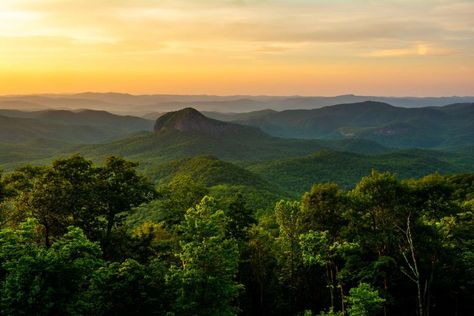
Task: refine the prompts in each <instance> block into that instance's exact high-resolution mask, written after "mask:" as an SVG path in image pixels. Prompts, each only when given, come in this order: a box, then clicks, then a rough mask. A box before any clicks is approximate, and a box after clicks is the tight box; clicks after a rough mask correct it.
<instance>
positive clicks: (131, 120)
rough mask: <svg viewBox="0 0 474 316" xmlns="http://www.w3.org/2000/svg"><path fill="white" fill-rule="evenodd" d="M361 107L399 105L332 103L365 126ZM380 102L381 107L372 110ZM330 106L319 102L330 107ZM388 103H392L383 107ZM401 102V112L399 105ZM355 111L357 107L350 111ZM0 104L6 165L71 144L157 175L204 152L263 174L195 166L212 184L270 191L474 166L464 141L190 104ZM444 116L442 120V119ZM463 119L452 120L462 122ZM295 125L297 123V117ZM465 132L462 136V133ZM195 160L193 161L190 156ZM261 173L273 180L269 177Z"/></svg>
mask: <svg viewBox="0 0 474 316" xmlns="http://www.w3.org/2000/svg"><path fill="white" fill-rule="evenodd" d="M379 106H380V107H379ZM361 107H362V108H364V109H366V110H367V109H370V107H373V108H374V111H373V112H374V115H375V116H378V117H379V122H383V121H384V120H389V119H393V118H394V117H395V114H394V113H395V112H396V111H399V110H400V109H398V108H394V107H391V106H388V105H375V104H374V103H369V104H365V105H364V106H362V105H361V104H355V105H350V106H349V105H347V106H346V105H344V106H335V107H333V109H332V110H331V111H332V112H344V111H343V109H344V108H348V111H349V112H350V113H351V115H352V116H350V115H345V114H344V113H339V114H338V116H340V117H344V118H345V122H346V123H347V122H349V123H350V122H358V123H357V124H359V125H360V126H366V129H367V126H369V125H370V124H372V123H371V122H372V119H371V118H370V113H369V112H370V111H368V110H367V111H362V110H361ZM378 107H379V110H375V108H378ZM328 109H331V108H328ZM328 109H322V110H324V111H329V110H328ZM387 110H389V112H390V111H395V112H393V113H391V114H390V113H389V112H387V113H385V112H386V111H387ZM401 110H402V111H404V113H408V112H406V111H408V110H407V109H401ZM413 110H414V111H418V112H425V111H428V112H430V113H431V111H434V113H435V114H432V116H433V117H437V116H438V115H441V114H439V112H440V111H444V112H449V113H451V114H450V115H452V116H457V117H464V120H465V121H466V122H467V121H469V114H468V112H469V111H471V110H472V107H471V106H470V105H453V106H449V107H444V108H439V109H437V110H434V109H413ZM409 111H411V110H409ZM309 112H311V113H312V111H309ZM309 112H308V111H287V112H275V111H261V112H255V113H243V114H239V118H240V119H242V118H245V119H246V120H247V122H248V121H249V120H252V119H257V118H258V119H259V120H263V121H265V118H267V117H269V116H270V117H273V116H275V115H277V116H280V115H283V114H285V113H286V114H291V115H294V116H295V118H296V117H301V116H302V114H301V113H306V116H308V118H311V117H310V115H309V114H308V113H309ZM379 112H382V113H385V114H383V115H382V114H380V113H379ZM355 113H359V117H358V118H356V116H357V115H356V114H355ZM377 113H379V114H377ZM410 113H411V112H410ZM1 114H2V115H3V117H2V118H3V120H4V121H5V122H4V124H2V125H0V135H1V139H2V142H0V149H1V150H0V165H1V166H2V168H3V169H7V170H8V169H12V168H13V167H15V166H19V165H23V164H25V163H28V162H32V163H34V164H43V163H46V162H47V161H49V160H51V159H53V158H55V157H58V156H63V157H64V156H68V155H70V154H73V153H80V154H83V155H85V156H86V157H88V158H91V159H94V160H95V161H101V160H103V159H104V158H105V157H107V156H110V155H119V156H123V157H126V158H127V159H132V160H135V161H137V162H139V163H140V165H141V168H142V170H143V171H145V172H146V174H147V175H148V176H150V177H152V178H153V179H155V180H157V181H161V182H162V179H161V178H163V177H164V178H168V179H171V178H173V176H170V175H163V172H162V171H163V170H166V169H168V168H170V166H172V165H180V164H183V161H188V160H189V159H190V158H192V157H196V156H208V157H209V156H210V157H212V159H213V160H212V164H215V163H217V162H219V163H220V169H219V170H224V169H225V170H227V169H229V170H230V169H231V168H241V170H244V169H245V170H246V171H249V172H250V173H246V174H247V175H251V176H252V177H254V176H255V177H257V178H259V179H260V180H265V181H264V183H265V184H262V182H259V183H260V184H259V185H258V186H256V185H255V184H254V183H253V182H252V181H242V182H241V183H238V184H237V183H229V182H228V181H227V180H226V181H224V180H222V179H220V178H219V175H220V174H234V175H235V174H238V173H239V172H234V171H235V169H232V170H233V171H232V172H230V173H226V172H223V171H218V172H213V173H209V172H208V173H205V172H202V174H205V175H206V177H207V178H206V179H204V180H203V182H204V183H205V184H206V185H207V186H211V187H214V186H217V185H220V184H223V185H231V186H234V187H235V186H242V187H243V186H247V187H252V188H253V189H255V190H257V191H258V190H262V189H264V190H265V191H267V192H271V193H272V194H273V193H278V194H279V193H281V192H284V193H285V194H291V195H295V194H300V193H302V192H304V191H305V190H307V189H308V188H309V187H310V186H311V185H312V184H313V183H315V182H327V181H333V182H337V183H339V184H341V185H343V186H344V187H350V186H352V185H353V184H354V183H355V182H356V181H357V180H358V179H359V178H360V177H361V176H363V175H366V174H368V173H369V172H370V171H371V169H373V168H375V169H378V170H381V171H385V170H388V171H392V172H396V173H399V174H400V175H401V176H402V177H404V178H406V177H419V176H422V175H424V174H427V173H432V172H441V173H453V172H470V171H473V170H474V167H473V162H472V159H471V156H472V151H473V148H474V147H463V148H462V150H459V151H457V152H456V153H449V152H444V151H439V150H423V149H409V150H402V151H400V150H399V149H394V148H390V147H386V146H383V145H380V144H379V143H377V142H374V141H372V140H369V139H361V138H357V137H355V136H347V137H345V138H341V137H335V138H338V139H334V140H333V139H330V137H326V138H328V139H324V140H312V139H290V138H279V137H275V136H271V135H269V134H268V133H266V132H264V131H262V130H261V129H260V128H259V127H256V126H248V125H243V124H239V123H235V122H224V121H221V120H216V119H212V118H209V117H207V116H205V115H203V114H202V113H200V112H199V111H197V110H195V109H192V108H185V109H183V110H180V111H174V112H169V113H167V114H164V115H162V116H160V117H159V118H158V119H157V120H156V122H151V121H148V120H143V119H139V118H136V117H127V116H125V117H124V116H118V115H114V114H110V113H107V112H97V111H79V112H70V111H43V112H19V111H11V110H10V111H2V112H1ZM7 115H8V117H7ZM208 115H212V113H211V114H208ZM222 116H226V117H224V119H229V117H234V116H235V115H231V114H226V115H222ZM285 117H286V116H285ZM364 117H365V118H364ZM400 117H401V116H400ZM404 117H405V116H404ZM408 117H409V116H406V117H405V118H407V119H408ZM234 118H235V117H234ZM296 121H297V120H296V119H295V122H296ZM323 121H324V124H326V125H324V124H323ZM331 122H334V121H331V120H330V119H326V120H322V121H321V126H319V127H320V128H321V129H323V127H324V126H329V125H330V123H331ZM349 123H347V124H349ZM448 123H449V121H447V123H446V124H448ZM153 124H154V127H153ZM294 124H296V123H294ZM351 124H352V123H351ZM353 124H355V123H353ZM461 126H462V125H461V124H460V126H459V128H460V129H461ZM464 126H465V128H466V129H469V128H470V126H468V124H467V123H465V125H464ZM295 128H296V127H295ZM298 128H304V125H303V124H302V126H301V127H298ZM153 129H154V130H153ZM458 130H459V129H458ZM131 132H132V134H130V133H131ZM433 135H434V134H433ZM466 135H468V133H467V134H466ZM423 137H424V136H423ZM114 138H115V140H113V139H114ZM466 138H467V141H469V137H467V136H466ZM111 139H112V140H111ZM453 140H454V138H453ZM93 143H95V144H93ZM224 161H226V162H225V163H224ZM198 162H199V163H200V164H202V165H201V167H202V166H204V167H202V168H201V169H200V170H204V169H205V168H210V166H211V165H212V164H211V160H209V158H206V159H203V158H201V159H199V160H198ZM230 163H232V164H230ZM163 164H164V165H163ZM187 165H189V163H187ZM193 166H194V167H193V168H195V167H196V162H194V165H193ZM203 168H204V169H203ZM170 170H174V169H173V168H171V169H170ZM213 170H215V169H213ZM188 172H191V169H189V168H188V169H186V168H184V169H180V171H179V174H180V175H183V174H185V173H188ZM242 174H244V173H242ZM190 176H192V177H196V176H197V175H196V174H191V175H190ZM247 180H248V179H247ZM269 183H271V184H272V186H268V184H269ZM253 189H252V190H253ZM255 190H254V191H255Z"/></svg>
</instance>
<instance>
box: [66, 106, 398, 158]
mask: <svg viewBox="0 0 474 316" xmlns="http://www.w3.org/2000/svg"><path fill="white" fill-rule="evenodd" d="M321 149H334V150H350V151H354V152H362V153H368V152H370V153H372V152H376V153H380V152H387V151H390V149H388V148H385V147H383V146H381V145H378V144H376V143H374V142H371V141H366V140H358V139H351V140H341V141H318V140H303V139H284V138H278V137H273V136H270V135H268V134H266V133H264V132H262V131H261V130H260V129H258V128H255V127H250V126H245V125H240V124H235V123H229V122H223V121H218V120H214V119H210V118H208V117H206V116H204V115H203V114H202V113H200V112H198V111H196V110H194V109H190V108H186V109H183V110H180V111H175V112H170V113H167V114H165V115H163V116H161V117H159V118H158V119H157V121H156V123H155V132H154V133H138V134H135V135H133V136H131V137H127V138H123V139H119V140H116V141H113V142H110V143H107V144H101V145H84V146H79V147H76V148H74V151H75V152H80V153H84V154H86V155H87V156H89V157H92V158H96V159H97V158H98V159H101V158H103V157H106V156H108V155H111V154H115V155H121V156H125V157H129V158H131V159H135V160H139V161H143V162H147V163H153V164H155V163H162V162H166V161H171V160H176V159H182V158H188V157H194V156H199V155H211V156H215V157H217V158H219V159H223V160H227V161H262V160H270V159H282V158H288V157H298V156H302V155H308V154H311V153H313V152H315V151H318V150H321Z"/></svg>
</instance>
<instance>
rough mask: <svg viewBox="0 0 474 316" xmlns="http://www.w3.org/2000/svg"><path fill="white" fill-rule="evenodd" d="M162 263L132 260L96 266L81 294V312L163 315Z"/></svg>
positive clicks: (164, 306) (164, 291)
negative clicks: (82, 294) (144, 262)
mask: <svg viewBox="0 0 474 316" xmlns="http://www.w3.org/2000/svg"><path fill="white" fill-rule="evenodd" d="M164 274H165V269H164V268H163V266H162V264H161V263H159V262H157V263H152V264H151V265H149V266H146V265H143V264H140V263H139V262H137V261H135V260H133V259H126V260H125V261H124V262H122V263H119V262H113V263H109V264H107V265H104V266H102V267H100V268H99V269H97V270H96V271H95V272H94V273H93V274H92V276H91V279H90V285H89V287H88V289H87V291H86V292H85V293H84V296H83V301H84V305H85V308H84V310H83V313H84V314H89V315H165V314H166V312H167V308H169V306H168V305H169V297H167V295H168V294H169V293H168V292H167V290H166V288H165V286H164V284H165V281H164Z"/></svg>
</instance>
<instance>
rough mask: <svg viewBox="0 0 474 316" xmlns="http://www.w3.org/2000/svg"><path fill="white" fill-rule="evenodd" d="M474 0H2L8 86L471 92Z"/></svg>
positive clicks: (1, 84) (1, 55)
mask: <svg viewBox="0 0 474 316" xmlns="http://www.w3.org/2000/svg"><path fill="white" fill-rule="evenodd" d="M473 17H474V2H473V1H461V0H454V1H447V0H391V1H368V0H358V1H344V0H338V1H321V0H312V1H311V0H305V1H303V0H292V1H290V0H286V1H285V0H267V1H265V0H262V1H258V0H250V1H246V0H241V1H237V0H235V1H222V0H221V1H217V0H196V1H192V0H187V1H185V0H178V1H172V0H168V1H166V0H162V1H158V0H84V1H77V0H2V1H1V2H0V94H23V93H49V92H54V93H56V92H57V93H59V92H61V93H63V92H80V91H118V92H130V93H179V94H194V93H202V94H278V95H283V94H284V95H291V94H301V95H336V94H345V93H356V94H371V95H414V96H420V95H472V94H474V91H473V87H474V18H473Z"/></svg>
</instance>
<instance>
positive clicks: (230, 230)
mask: <svg viewBox="0 0 474 316" xmlns="http://www.w3.org/2000/svg"><path fill="white" fill-rule="evenodd" d="M225 215H226V216H227V218H228V223H227V226H226V227H227V235H228V237H231V238H235V239H236V240H238V241H244V240H246V239H247V231H248V229H249V227H250V226H251V225H253V224H255V223H256V222H257V221H256V220H255V217H254V214H253V210H251V209H250V208H248V207H247V206H246V205H245V200H244V198H243V196H242V194H237V195H236V196H235V198H234V199H233V201H232V202H231V203H230V204H229V206H228V207H227V208H226V212H225Z"/></svg>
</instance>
